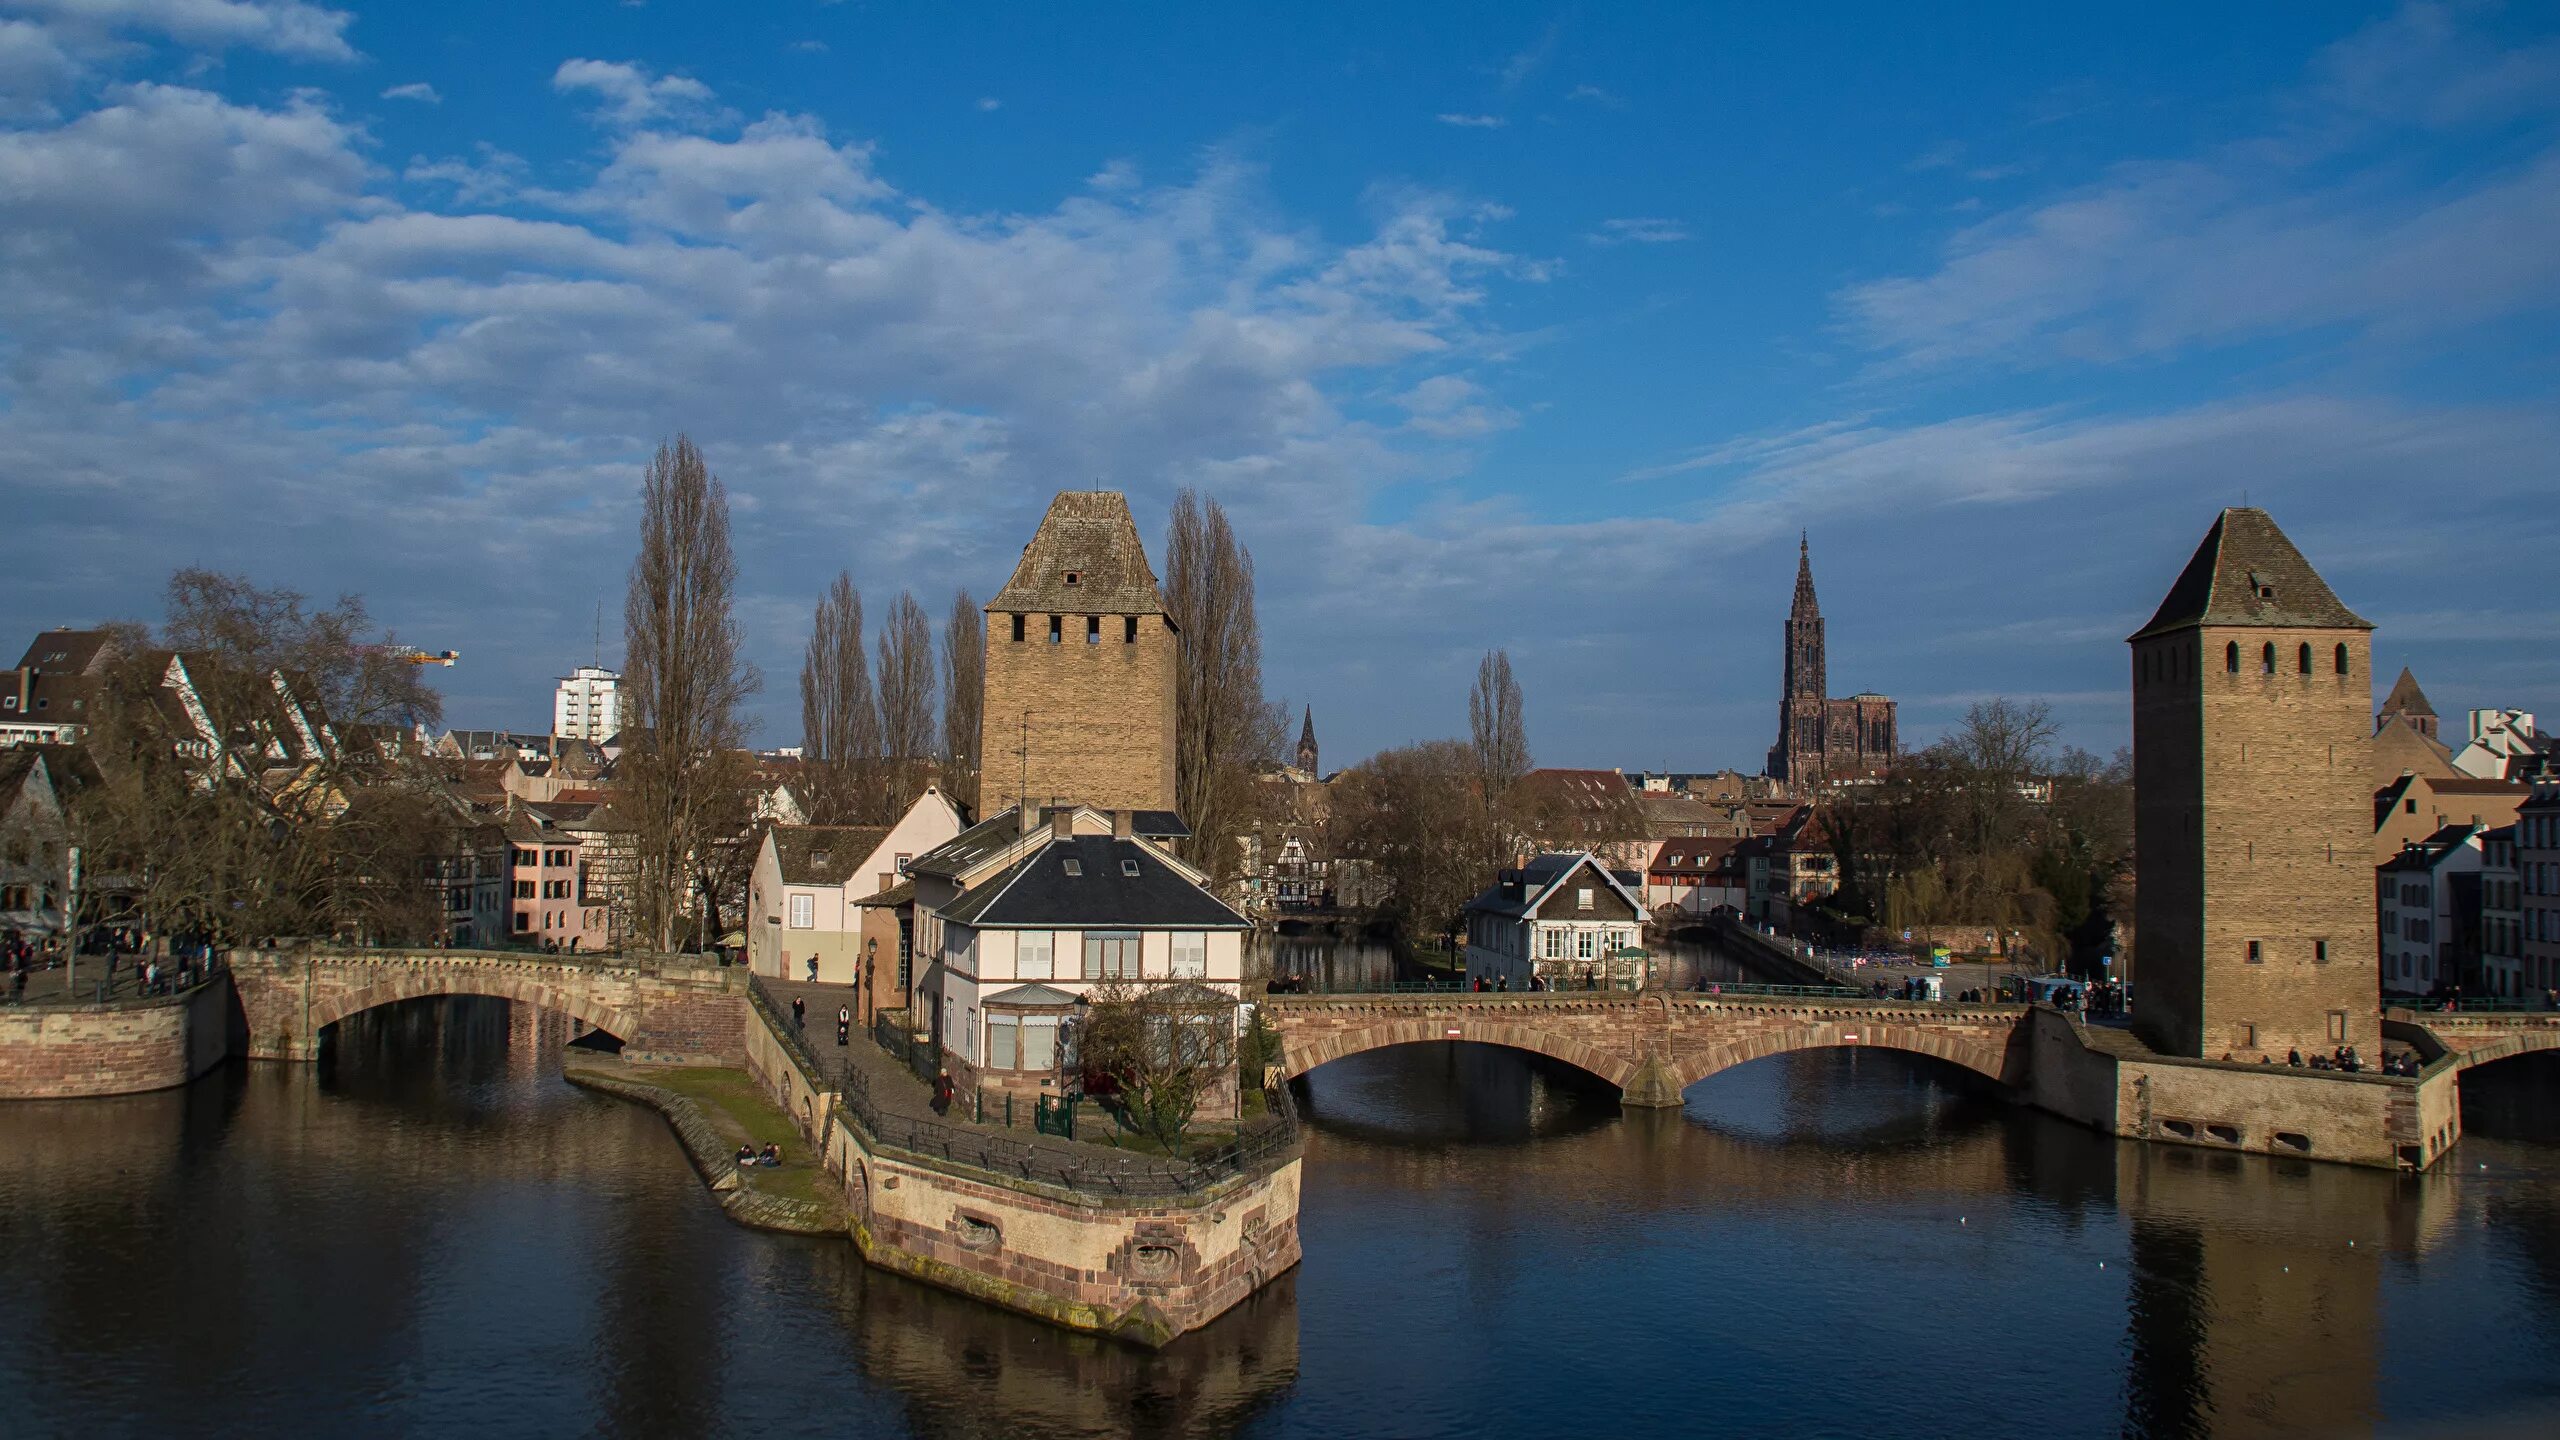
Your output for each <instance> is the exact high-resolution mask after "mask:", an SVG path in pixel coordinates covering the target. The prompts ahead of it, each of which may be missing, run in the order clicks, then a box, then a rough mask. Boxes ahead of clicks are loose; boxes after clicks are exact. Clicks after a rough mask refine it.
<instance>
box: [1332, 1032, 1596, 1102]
mask: <svg viewBox="0 0 2560 1440" xmlns="http://www.w3.org/2000/svg"><path fill="white" fill-rule="evenodd" d="M1447 1040H1465V1041H1469V1042H1472V1043H1474V1044H1478V1045H1500V1046H1504V1047H1506V1048H1508V1049H1512V1050H1527V1051H1530V1052H1532V1053H1534V1054H1538V1055H1544V1056H1546V1057H1547V1058H1548V1059H1550V1060H1557V1061H1561V1062H1563V1063H1564V1064H1567V1065H1570V1066H1572V1067H1573V1068H1575V1069H1577V1070H1580V1071H1583V1072H1585V1073H1587V1074H1590V1075H1594V1076H1597V1077H1598V1078H1600V1079H1602V1080H1605V1081H1607V1082H1608V1083H1610V1084H1611V1085H1614V1086H1616V1087H1618V1088H1619V1089H1620V1090H1624V1089H1626V1088H1627V1086H1628V1085H1629V1084H1631V1083H1632V1082H1633V1081H1634V1080H1635V1076H1636V1066H1635V1064H1634V1063H1633V1060H1632V1058H1631V1057H1628V1056H1623V1055H1616V1054H1612V1053H1610V1052H1609V1051H1606V1050H1601V1049H1598V1048H1596V1047H1593V1046H1590V1045H1586V1044H1584V1043H1583V1042H1581V1041H1579V1040H1576V1039H1574V1038H1573V1037H1571V1036H1569V1035H1558V1034H1556V1033H1554V1032H1552V1031H1549V1030H1545V1029H1543V1028H1541V1027H1539V1026H1537V1025H1533V1024H1524V1023H1522V1022H1520V1021H1516V1020H1507V1019H1506V1020H1487V1019H1481V1018H1479V1017H1477V1016H1474V1015H1465V1014H1460V1015H1449V1016H1424V1017H1420V1018H1409V1019H1399V1020H1387V1021H1381V1022H1380V1023H1378V1024H1376V1025H1371V1026H1368V1027H1366V1028H1364V1029H1359V1030H1350V1031H1343V1032H1340V1033H1337V1034H1331V1035H1326V1036H1324V1037H1323V1038H1321V1039H1316V1040H1312V1041H1308V1042H1306V1043H1304V1044H1299V1043H1294V1042H1293V1043H1291V1044H1290V1045H1289V1046H1288V1048H1287V1049H1286V1051H1285V1052H1284V1054H1285V1060H1284V1066H1285V1068H1286V1070H1287V1072H1288V1076H1289V1078H1290V1079H1292V1080H1294V1079H1296V1078H1297V1077H1299V1076H1301V1075H1304V1074H1306V1073H1307V1072H1308V1071H1310V1070H1313V1069H1315V1068H1316V1067H1317V1066H1319V1065H1323V1064H1325V1063H1327V1062H1329V1061H1334V1060H1340V1059H1343V1058H1345V1057H1347V1056H1351V1055H1359V1054H1364V1053H1366V1052H1368V1051H1371V1050H1384V1049H1386V1048H1387V1047H1389V1046H1391V1045H1423V1044H1429V1043H1432V1042H1435V1041H1447Z"/></svg>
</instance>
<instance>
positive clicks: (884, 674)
mask: <svg viewBox="0 0 2560 1440" xmlns="http://www.w3.org/2000/svg"><path fill="white" fill-rule="evenodd" d="M878 675H879V682H880V753H881V770H882V772H883V773H884V774H885V775H886V776H887V779H888V786H887V790H886V792H885V794H884V796H883V803H882V806H881V809H880V811H879V813H878V815H877V816H876V821H877V823H880V824H887V823H889V822H891V821H893V820H895V819H896V818H897V817H898V816H899V814H901V813H902V812H904V811H905V809H906V808H907V807H908V806H909V805H911V804H914V803H915V798H916V797H917V796H918V795H921V794H923V793H924V785H925V777H926V775H927V774H928V773H929V771H930V768H931V766H932V762H933V755H934V738H935V737H934V733H933V729H934V704H933V701H934V694H933V688H934V687H933V622H931V621H929V620H927V619H925V615H924V607H923V606H922V605H919V604H917V603H916V597H915V592H913V591H910V590H901V591H899V592H898V598H897V600H896V601H895V602H894V603H893V604H891V605H890V607H889V614H888V618H887V619H885V620H883V621H882V622H881V624H880V665H879V671H878Z"/></svg>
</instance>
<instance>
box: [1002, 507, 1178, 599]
mask: <svg viewBox="0 0 2560 1440" xmlns="http://www.w3.org/2000/svg"><path fill="white" fill-rule="evenodd" d="M1069 577H1073V578H1072V579H1070V578H1069ZM986 608H987V610H988V611H989V612H990V613H994V614H1003V613H1008V612H1029V611H1048V612H1052V613H1056V614H1064V615H1161V614H1163V613H1164V608H1165V605H1164V592H1163V591H1161V590H1159V589H1157V588H1156V572H1155V571H1154V570H1153V569H1152V568H1150V567H1149V566H1148V564H1147V547H1146V542H1144V541H1143V540H1140V539H1139V538H1138V522H1137V521H1135V520H1133V519H1131V518H1130V516H1129V498H1128V497H1127V496H1125V495H1122V494H1121V493H1120V492H1119V491H1117V490H1061V491H1059V492H1058V498H1056V499H1055V500H1052V501H1050V502H1049V513H1048V514H1046V515H1044V516H1042V517H1041V518H1040V528H1039V529H1038V530H1037V531H1034V532H1033V533H1032V536H1031V543H1030V544H1028V545H1025V546H1023V547H1022V560H1021V563H1019V564H1017V565H1015V566H1014V567H1013V578H1012V579H1010V580H1008V581H1006V582H1005V586H1004V588H1003V589H1002V590H999V591H997V592H996V598H994V599H993V600H990V601H988V602H987V605H986Z"/></svg>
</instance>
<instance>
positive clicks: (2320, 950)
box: [2311, 940, 2329, 965]
mask: <svg viewBox="0 0 2560 1440" xmlns="http://www.w3.org/2000/svg"><path fill="white" fill-rule="evenodd" d="M2311 963H2312V964H2314V965H2326V964H2328V963H2329V942H2328V941H2326V940H2314V941H2312V942H2311Z"/></svg>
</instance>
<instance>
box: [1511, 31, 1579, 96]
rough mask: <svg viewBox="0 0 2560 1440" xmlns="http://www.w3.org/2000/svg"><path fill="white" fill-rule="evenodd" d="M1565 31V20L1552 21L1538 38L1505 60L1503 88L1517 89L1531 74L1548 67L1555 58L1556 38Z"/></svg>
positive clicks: (1539, 33) (1540, 32)
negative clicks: (1549, 62) (1548, 63)
mask: <svg viewBox="0 0 2560 1440" xmlns="http://www.w3.org/2000/svg"><path fill="white" fill-rule="evenodd" d="M1563 33H1564V25H1563V22H1561V21H1551V22H1549V23H1548V25H1547V28H1546V29H1544V30H1541V31H1539V32H1538V38H1537V39H1535V40H1532V41H1530V42H1529V44H1528V45H1527V46H1525V47H1523V48H1522V49H1521V50H1519V51H1518V52H1516V53H1514V54H1513V55H1512V57H1511V58H1510V59H1508V60H1505V61H1503V62H1502V88H1503V89H1505V90H1517V89H1519V88H1520V86H1521V84H1522V82H1524V81H1526V80H1527V79H1528V78H1529V77H1530V76H1532V75H1535V74H1537V73H1538V72H1539V71H1541V70H1544V69H1545V68H1547V62H1548V61H1549V60H1551V59H1553V58H1555V53H1556V40H1557V39H1558V38H1559V37H1560V36H1562V35H1563Z"/></svg>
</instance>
